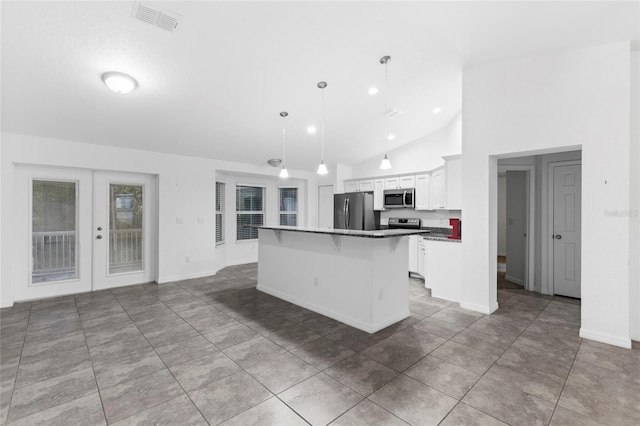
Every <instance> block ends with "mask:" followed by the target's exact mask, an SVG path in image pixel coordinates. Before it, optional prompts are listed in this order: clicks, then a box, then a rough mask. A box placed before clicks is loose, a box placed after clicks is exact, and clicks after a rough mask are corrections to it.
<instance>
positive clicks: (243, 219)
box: [236, 185, 264, 241]
mask: <svg viewBox="0 0 640 426" xmlns="http://www.w3.org/2000/svg"><path fill="white" fill-rule="evenodd" d="M260 225H264V188H262V187H259V186H243V185H237V186H236V240H238V241H240V240H253V239H256V238H258V230H257V229H256V228H254V226H260Z"/></svg>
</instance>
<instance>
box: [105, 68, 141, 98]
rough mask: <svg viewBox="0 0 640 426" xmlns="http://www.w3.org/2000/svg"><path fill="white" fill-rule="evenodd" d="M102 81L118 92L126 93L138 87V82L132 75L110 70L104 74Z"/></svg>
mask: <svg viewBox="0 0 640 426" xmlns="http://www.w3.org/2000/svg"><path fill="white" fill-rule="evenodd" d="M102 81H103V82H104V84H106V85H107V87H108V88H109V89H111V90H113V91H114V92H116V93H120V94H125V93H129V92H131V91H132V90H133V89H135V88H136V86H137V85H138V82H136V80H135V79H134V78H133V77H131V76H130V75H127V74H124V73H121V72H116V71H109V72H105V73H104V74H102Z"/></svg>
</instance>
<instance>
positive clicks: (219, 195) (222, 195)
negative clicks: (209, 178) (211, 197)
mask: <svg viewBox="0 0 640 426" xmlns="http://www.w3.org/2000/svg"><path fill="white" fill-rule="evenodd" d="M219 187H222V190H220V189H219ZM226 187H227V184H226V182H224V181H220V180H216V185H215V188H216V195H215V198H216V199H215V216H216V219H215V225H216V230H215V233H216V235H215V241H216V247H217V246H219V245H223V244H224V243H225V235H226V232H225V229H224V227H225V205H226V202H225V201H226V197H227V194H226ZM218 200H219V201H220V210H218ZM218 217H220V241H218Z"/></svg>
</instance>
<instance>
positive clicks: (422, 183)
mask: <svg viewBox="0 0 640 426" xmlns="http://www.w3.org/2000/svg"><path fill="white" fill-rule="evenodd" d="M430 184H431V175H430V174H429V173H427V174H424V175H417V176H416V210H430V209H431V205H430V204H429V193H430V192H431V191H430V188H429V185H430Z"/></svg>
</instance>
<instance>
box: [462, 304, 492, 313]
mask: <svg viewBox="0 0 640 426" xmlns="http://www.w3.org/2000/svg"><path fill="white" fill-rule="evenodd" d="M460 307H461V308H462V309H467V310H469V311H474V312H480V313H481V314H485V315H489V314H491V313H493V312H495V311H497V310H498V303H497V302H496V304H495V305H491V306H485V305H476V304H475V303H467V302H460Z"/></svg>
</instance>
